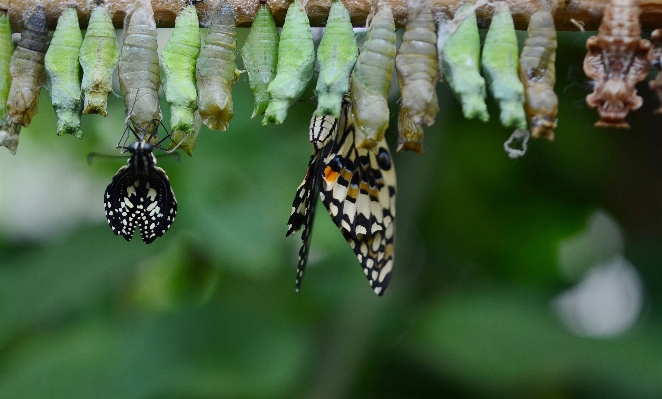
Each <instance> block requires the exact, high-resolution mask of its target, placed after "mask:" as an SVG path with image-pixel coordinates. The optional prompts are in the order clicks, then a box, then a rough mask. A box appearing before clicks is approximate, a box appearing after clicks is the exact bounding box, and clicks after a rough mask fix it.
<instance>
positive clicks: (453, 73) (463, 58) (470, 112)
mask: <svg viewBox="0 0 662 399" xmlns="http://www.w3.org/2000/svg"><path fill="white" fill-rule="evenodd" d="M458 19H463V20H462V22H461V23H459V25H457V29H455V31H454V32H453V33H452V34H451V35H450V37H449V38H448V41H447V42H446V45H445V46H444V56H443V59H444V78H445V80H446V81H447V82H448V84H449V85H450V87H451V90H453V93H455V97H457V99H458V100H459V101H460V103H461V104H462V113H463V114H464V117H465V118H467V119H473V118H478V119H479V120H481V121H483V122H487V121H488V120H489V118H490V116H489V114H488V113H487V105H486V104H485V97H486V96H487V92H486V89H485V79H483V77H482V76H481V75H480V72H479V63H480V37H479V36H478V23H477V21H476V13H475V11H474V9H473V5H472V4H471V3H464V4H463V5H462V6H461V7H460V8H459V9H458V10H457V11H456V12H455V17H454V19H453V20H454V21H456V20H458Z"/></svg>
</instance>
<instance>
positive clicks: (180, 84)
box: [161, 5, 200, 155]
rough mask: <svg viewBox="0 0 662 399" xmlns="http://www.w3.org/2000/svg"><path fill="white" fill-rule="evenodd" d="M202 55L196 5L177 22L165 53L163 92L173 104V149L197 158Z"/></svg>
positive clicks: (182, 14)
mask: <svg viewBox="0 0 662 399" xmlns="http://www.w3.org/2000/svg"><path fill="white" fill-rule="evenodd" d="M199 53H200V26H199V22H198V14H197V12H196V9H195V7H194V6H192V5H189V6H188V7H186V8H185V9H184V10H183V11H182V12H181V13H180V14H179V15H178V16H177V19H176V20H175V28H174V29H173V30H172V35H171V36H170V40H168V44H166V46H165V48H164V49H163V53H161V72H162V77H163V91H164V92H165V96H166V100H167V101H168V104H169V105H170V127H171V129H172V142H171V145H170V146H171V148H174V146H176V145H177V143H179V142H180V141H181V140H184V141H183V142H182V143H181V144H180V146H179V147H180V148H181V149H182V150H184V151H185V152H186V153H187V154H188V155H193V152H192V151H193V147H194V146H195V144H194V143H195V137H194V136H195V133H196V132H195V128H194V117H193V113H194V112H195V110H196V108H197V107H196V104H197V97H198V95H197V91H196V89H195V63H196V60H197V58H198V54H199Z"/></svg>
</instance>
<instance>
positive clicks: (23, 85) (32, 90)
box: [7, 4, 48, 126]
mask: <svg viewBox="0 0 662 399" xmlns="http://www.w3.org/2000/svg"><path fill="white" fill-rule="evenodd" d="M46 50H48V21H46V12H45V10H44V6H43V5H41V4H40V5H38V6H37V7H35V10H34V11H33V13H32V15H31V16H30V18H28V20H27V21H26V23H25V30H24V31H23V32H22V34H21V40H19V41H18V47H16V51H14V54H13V55H12V57H11V61H10V63H9V70H10V74H11V86H10V89H9V97H8V98H7V112H8V114H9V117H10V118H11V119H12V121H13V122H14V123H20V124H21V125H23V126H28V125H29V124H30V121H31V120H32V118H33V117H34V116H35V115H36V114H37V108H38V105H39V92H40V91H41V86H42V85H43V84H44V82H45V81H46V70H45V69H44V57H45V55H46Z"/></svg>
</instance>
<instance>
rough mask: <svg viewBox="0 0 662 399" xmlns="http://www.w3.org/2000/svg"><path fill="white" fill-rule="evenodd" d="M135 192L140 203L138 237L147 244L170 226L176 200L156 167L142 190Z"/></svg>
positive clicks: (173, 218) (166, 177) (174, 213)
mask: <svg viewBox="0 0 662 399" xmlns="http://www.w3.org/2000/svg"><path fill="white" fill-rule="evenodd" d="M152 156H153V155H152ZM136 192H137V194H138V196H139V201H140V203H141V207H140V211H141V212H140V223H141V224H140V225H139V226H140V236H141V237H142V239H143V241H144V242H145V243H146V244H149V243H151V242H152V241H154V240H155V239H156V238H158V237H161V236H162V235H163V234H164V233H165V232H166V231H167V230H168V229H169V228H170V225H172V222H173V221H174V220H175V216H176V215H177V200H176V199H175V192H174V191H173V190H172V187H171V186H170V181H169V180H168V176H167V175H166V173H165V171H164V170H163V169H161V168H159V167H158V166H156V167H154V169H153V170H152V173H150V174H149V175H148V177H147V179H146V184H145V186H143V187H142V190H136Z"/></svg>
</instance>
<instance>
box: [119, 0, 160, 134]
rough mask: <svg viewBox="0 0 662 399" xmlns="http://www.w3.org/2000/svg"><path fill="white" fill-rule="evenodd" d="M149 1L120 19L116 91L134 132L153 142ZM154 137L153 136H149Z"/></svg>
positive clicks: (154, 68)
mask: <svg viewBox="0 0 662 399" xmlns="http://www.w3.org/2000/svg"><path fill="white" fill-rule="evenodd" d="M156 49H157V43H156V23H155V22H154V11H153V10H152V3H151V2H150V0H136V2H135V3H134V5H133V9H132V10H131V11H129V13H127V15H126V18H125V19H124V45H123V46H122V54H121V56H120V62H119V67H118V68H119V69H118V71H119V78H120V89H121V90H122V95H123V96H124V106H125V107H126V110H127V113H128V116H129V119H130V120H131V123H132V124H133V126H134V128H135V129H136V130H138V131H141V132H145V133H146V135H145V136H146V137H152V140H154V139H155V138H154V137H155V135H156V131H157V130H158V122H159V121H161V108H160V107H159V94H158V90H159V86H161V78H160V75H159V54H158V53H157V51H156ZM152 133H154V134H152Z"/></svg>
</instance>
